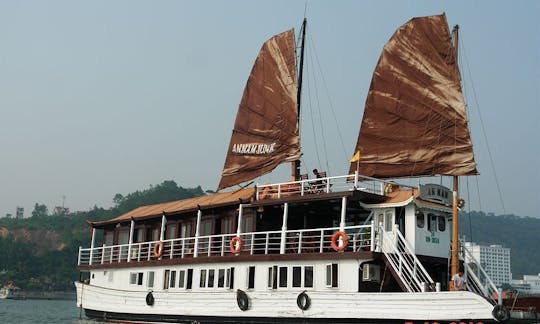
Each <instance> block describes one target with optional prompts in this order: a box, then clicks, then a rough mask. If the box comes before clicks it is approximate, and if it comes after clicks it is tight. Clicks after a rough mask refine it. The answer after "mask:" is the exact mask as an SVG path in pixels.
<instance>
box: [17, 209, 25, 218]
mask: <svg viewBox="0 0 540 324" xmlns="http://www.w3.org/2000/svg"><path fill="white" fill-rule="evenodd" d="M15 218H16V219H23V218H24V207H19V206H17V211H16V212H15Z"/></svg>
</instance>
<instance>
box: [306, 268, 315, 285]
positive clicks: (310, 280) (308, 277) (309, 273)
mask: <svg viewBox="0 0 540 324" xmlns="http://www.w3.org/2000/svg"><path fill="white" fill-rule="evenodd" d="M304 287H305V288H313V267H312V266H306V267H304Z"/></svg>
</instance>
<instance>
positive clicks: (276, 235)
mask: <svg viewBox="0 0 540 324" xmlns="http://www.w3.org/2000/svg"><path fill="white" fill-rule="evenodd" d="M338 230H339V227H330V228H318V229H303V230H288V231H285V232H283V231H267V232H253V233H243V234H240V235H238V236H239V237H240V238H241V239H242V243H243V244H242V247H241V249H240V252H239V254H250V255H251V254H279V253H282V252H283V254H291V253H299V254H302V253H323V252H333V253H336V252H335V251H334V250H333V249H332V247H331V240H332V235H333V234H334V233H335V232H336V231H338ZM344 231H345V233H347V236H348V237H349V242H348V245H347V247H346V248H345V249H344V251H347V252H352V251H361V250H367V251H369V250H372V249H371V247H372V246H373V242H372V237H373V236H372V235H371V233H372V232H373V225H358V226H348V227H345V228H344ZM283 233H284V234H285V235H282V234H283ZM236 236H237V234H223V235H209V236H200V237H199V238H198V242H197V246H195V238H194V237H190V238H177V239H170V240H164V241H163V253H162V254H161V256H160V257H159V258H156V257H155V256H154V247H155V245H156V243H157V242H158V241H152V242H143V243H133V244H131V248H130V245H129V244H120V245H113V246H105V245H104V246H101V247H95V248H93V249H92V248H79V257H78V264H79V265H96V264H110V263H120V262H140V261H150V260H156V259H161V260H163V259H175V258H188V257H195V256H196V257H204V256H226V255H233V253H232V252H231V250H230V244H231V240H232V238H233V237H236ZM282 237H283V239H284V241H283V242H282ZM282 245H283V251H281V247H282ZM195 249H197V251H196V252H197V253H195Z"/></svg>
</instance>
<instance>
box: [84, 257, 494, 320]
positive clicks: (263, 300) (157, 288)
mask: <svg viewBox="0 0 540 324" xmlns="http://www.w3.org/2000/svg"><path fill="white" fill-rule="evenodd" d="M328 262H332V261H328V260H327V261H325V260H320V261H309V262H305V261H304V262H302V261H288V262H282V263H281V264H280V266H289V269H290V267H292V266H299V265H302V264H304V265H306V264H309V265H313V266H314V278H313V279H314V280H313V287H310V288H304V287H296V288H293V287H292V285H291V283H290V281H289V284H288V285H287V287H284V288H281V287H280V288H277V289H270V288H268V285H267V278H268V273H267V272H266V271H267V269H268V266H270V265H271V264H274V263H273V262H260V263H259V264H258V265H257V272H256V276H255V278H256V280H255V286H254V288H252V289H248V288H247V282H248V280H247V279H248V274H247V268H248V267H249V266H250V265H253V264H248V263H234V264H231V263H229V264H226V263H221V264H214V265H212V267H213V268H214V269H219V268H226V267H230V266H233V265H234V267H235V274H234V288H233V289H230V288H229V287H227V285H225V287H223V288H217V284H216V285H214V287H213V288H200V287H199V282H200V276H199V274H200V271H201V269H205V268H208V264H199V265H189V266H186V265H184V266H174V265H171V266H155V267H135V268H123V269H101V270H96V271H92V272H91V274H92V276H93V279H91V281H90V284H84V283H81V282H76V283H75V285H76V287H77V306H78V307H82V308H84V309H85V310H87V311H88V310H90V311H94V312H97V313H99V314H100V315H99V317H104V316H105V317H107V316H109V315H107V314H117V315H115V316H116V317H117V318H118V319H130V318H131V319H133V318H135V319H141V318H145V317H144V315H152V316H156V318H153V320H156V321H157V320H163V319H164V318H167V317H170V316H173V317H174V316H178V317H182V318H186V319H196V320H199V321H200V320H201V319H202V318H212V319H213V321H215V319H216V318H223V319H227V318H231V317H232V318H236V319H239V320H241V319H246V318H249V319H250V320H251V321H253V320H254V319H261V321H263V319H268V318H278V319H282V320H285V319H289V320H307V321H311V320H313V321H320V320H325V319H327V320H328V321H329V322H333V321H339V320H347V321H351V322H361V321H365V320H395V321H397V322H399V321H400V320H438V321H457V320H462V319H467V320H474V321H480V320H481V321H484V322H486V321H490V320H492V319H493V316H492V314H491V312H492V310H493V305H491V304H490V303H489V302H488V301H487V300H485V299H484V298H483V297H481V296H479V295H477V294H474V293H472V292H418V293H414V292H391V293H390V292H383V293H380V292H358V289H357V287H358V283H359V278H358V275H357V269H358V265H359V260H340V261H339V262H338V264H339V273H340V276H339V277H340V281H339V286H338V287H334V288H329V287H327V286H326V285H325V278H324V277H325V276H324V273H325V271H324V270H325V265H326V264H327V263H328ZM334 262H335V261H334ZM187 267H189V268H193V270H194V271H193V287H192V289H189V290H187V289H178V288H176V289H172V288H171V289H162V287H163V286H164V283H163V279H162V278H163V275H162V274H163V273H164V271H165V270H166V269H170V270H180V269H186V268H187ZM148 271H153V272H154V273H155V281H154V284H153V287H151V288H147V287H146V282H145V281H144V282H143V284H142V285H132V284H129V277H130V273H133V272H143V273H145V274H146V273H148ZM216 273H217V271H216ZM238 289H240V290H242V291H245V292H246V294H247V295H248V299H249V308H248V309H247V310H245V311H242V310H241V309H240V308H239V306H238V303H237V290H238ZM150 291H152V295H153V297H154V304H153V305H151V306H150V305H147V302H146V296H147V294H148V293H149V292H150ZM303 291H305V292H306V294H307V295H308V296H309V298H310V300H311V305H310V307H309V308H308V309H307V310H301V309H300V308H299V307H298V305H297V297H298V295H299V294H300V293H302V292H303ZM104 314H105V315H104ZM87 315H88V312H87ZM137 315H143V316H142V317H141V316H137ZM107 318H110V317H107ZM112 318H114V317H112ZM202 322H204V320H203V321H202Z"/></svg>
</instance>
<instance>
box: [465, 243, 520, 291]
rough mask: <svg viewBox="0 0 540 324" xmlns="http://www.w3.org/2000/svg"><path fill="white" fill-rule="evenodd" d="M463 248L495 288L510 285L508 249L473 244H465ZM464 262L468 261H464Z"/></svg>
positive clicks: (510, 271) (510, 274) (499, 246)
mask: <svg viewBox="0 0 540 324" xmlns="http://www.w3.org/2000/svg"><path fill="white" fill-rule="evenodd" d="M465 247H466V248H467V249H468V250H469V251H470V252H471V254H472V255H473V257H474V258H475V259H476V260H477V261H478V262H480V264H481V265H482V267H483V268H484V270H486V273H487V275H488V276H489V277H490V278H491V280H493V283H494V284H495V285H496V286H497V287H500V286H502V284H509V283H510V281H511V280H512V270H511V268H510V249H509V248H505V247H503V246H502V245H480V244H476V243H473V242H465ZM465 262H469V261H468V260H465Z"/></svg>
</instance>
